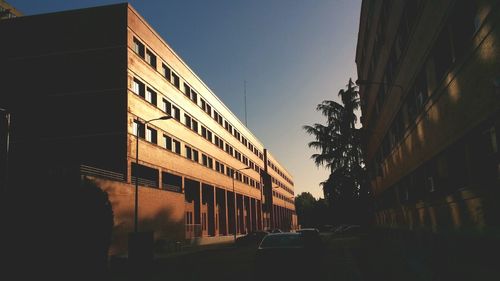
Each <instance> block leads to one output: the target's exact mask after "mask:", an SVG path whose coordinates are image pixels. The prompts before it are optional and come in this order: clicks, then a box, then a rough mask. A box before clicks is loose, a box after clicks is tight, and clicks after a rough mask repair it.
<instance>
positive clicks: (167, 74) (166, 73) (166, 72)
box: [161, 63, 172, 82]
mask: <svg viewBox="0 0 500 281" xmlns="http://www.w3.org/2000/svg"><path fill="white" fill-rule="evenodd" d="M161 68H162V70H163V76H164V77H165V78H166V79H167V80H168V82H170V79H171V78H172V71H171V70H170V68H169V67H168V66H166V65H165V64H163V63H162V64H161Z"/></svg>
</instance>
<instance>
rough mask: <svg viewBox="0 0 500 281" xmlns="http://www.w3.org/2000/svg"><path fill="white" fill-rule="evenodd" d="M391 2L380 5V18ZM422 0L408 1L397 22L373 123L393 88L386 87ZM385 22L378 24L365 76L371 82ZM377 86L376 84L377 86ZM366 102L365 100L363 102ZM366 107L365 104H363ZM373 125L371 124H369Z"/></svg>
mask: <svg viewBox="0 0 500 281" xmlns="http://www.w3.org/2000/svg"><path fill="white" fill-rule="evenodd" d="M391 1H392V0H384V2H383V4H382V13H383V14H384V15H383V16H382V18H384V17H387V16H388V14H389V11H390V9H391V6H392V3H391ZM424 4H425V3H424V0H418V1H408V2H407V3H406V4H405V7H404V10H403V16H402V17H401V20H400V22H399V26H398V30H397V32H396V38H395V39H394V41H393V43H392V48H391V51H390V53H389V58H388V60H387V62H386V65H385V70H384V76H383V77H382V79H381V84H380V86H379V90H378V92H377V99H376V101H375V104H374V113H372V114H374V117H373V118H370V119H371V120H372V121H373V122H375V120H376V119H377V116H378V115H379V113H380V111H381V108H382V106H383V104H384V102H385V98H386V93H387V92H389V91H390V90H391V89H392V88H393V87H390V86H389V87H388V85H392V83H393V82H394V80H395V77H396V69H397V66H398V65H399V62H400V59H401V57H402V54H403V52H404V51H405V50H406V49H407V47H408V43H409V41H410V34H411V32H412V31H413V29H414V28H415V26H416V25H417V20H418V17H419V15H420V13H421V12H422V10H423V6H424ZM386 24H387V23H386V22H385V20H381V21H380V22H379V25H378V26H379V29H378V31H380V32H377V35H376V36H375V42H376V44H375V46H374V50H373V54H372V57H371V61H370V67H369V71H368V74H367V77H368V80H369V81H371V79H372V77H373V75H374V69H375V66H376V65H377V64H378V60H379V54H380V51H381V50H382V47H383V42H385V37H386V36H387V33H386V32H385V30H386V27H385V25H386ZM373 85H376V84H373ZM377 85H378V84H377ZM366 101H367V100H366V99H365V102H366ZM365 106H366V104H365ZM371 125H373V124H371Z"/></svg>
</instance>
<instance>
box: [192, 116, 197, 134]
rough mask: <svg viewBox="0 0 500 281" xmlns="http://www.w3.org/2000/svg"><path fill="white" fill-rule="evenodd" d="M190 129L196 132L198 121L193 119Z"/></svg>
mask: <svg viewBox="0 0 500 281" xmlns="http://www.w3.org/2000/svg"><path fill="white" fill-rule="evenodd" d="M191 130H193V131H194V132H196V133H198V121H196V120H194V119H193V121H192V126H191Z"/></svg>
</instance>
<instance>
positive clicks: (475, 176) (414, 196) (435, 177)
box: [377, 117, 500, 210]
mask: <svg viewBox="0 0 500 281" xmlns="http://www.w3.org/2000/svg"><path fill="white" fill-rule="evenodd" d="M497 118H498V117H497ZM498 120H499V119H497V120H496V121H494V122H487V123H486V124H482V125H481V126H479V127H478V128H476V129H475V130H473V131H472V132H470V133H469V134H468V135H466V136H465V137H464V138H462V139H461V140H459V141H458V142H456V143H454V144H452V145H450V146H448V147H447V148H446V149H445V150H444V151H442V152H441V153H439V154H438V155H436V156H434V157H433V158H432V159H430V160H428V161H427V162H425V163H424V164H422V165H421V166H420V167H418V168H417V169H415V170H414V171H413V172H411V173H410V174H408V175H406V176H405V177H403V178H402V179H401V180H400V181H399V182H397V183H396V184H394V185H393V186H391V187H389V188H388V189H386V190H385V191H384V192H383V193H382V194H381V196H379V198H378V200H377V208H378V209H379V210H384V209H388V208H393V207H395V206H397V205H398V204H409V203H415V202H418V201H425V200H429V199H435V198H442V197H443V196H447V195H449V194H450V193H453V192H456V191H457V190H459V189H462V188H483V189H484V188H496V187H497V186H498V183H499V182H500V172H499V170H498V164H499V162H500V157H499V156H500V155H499V150H498V147H499V145H500V144H499V140H500V139H499V138H498V134H497V131H498V130H499V129H500V121H498ZM495 123H496V124H495Z"/></svg>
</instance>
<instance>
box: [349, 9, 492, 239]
mask: <svg viewBox="0 0 500 281" xmlns="http://www.w3.org/2000/svg"><path fill="white" fill-rule="evenodd" d="M499 19H500V10H499V3H498V1H488V0H484V1H483V0H443V1H428V0H418V1H392V0H384V1H363V3H362V10H361V20H360V26H359V34H358V43H357V50H356V64H357V70H358V77H359V80H358V84H359V85H360V97H361V110H362V124H363V130H364V133H365V134H364V135H365V139H364V145H365V157H366V163H367V168H368V174H369V182H370V184H371V187H372V190H373V193H374V196H375V201H376V212H375V222H376V223H377V224H379V225H384V226H391V227H397V228H404V229H410V230H425V231H429V232H434V233H439V232H448V231H452V232H453V231H457V230H468V231H472V232H474V233H476V232H479V233H484V232H487V230H491V229H498V215H497V214H498V213H499V212H498V211H499V210H498V206H497V205H498V203H497V202H498V200H499V199H500V198H499V187H500V186H499V179H500V172H499V171H500V166H499V164H500V162H499V160H500V158H499V152H498V147H499V146H498V145H499V144H500V143H499V139H500V138H499V133H498V132H499V129H500V127H499V126H500V117H499V112H500V111H499V110H500V99H499V97H500V96H499V95H500V91H499V85H500V27H499Z"/></svg>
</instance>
